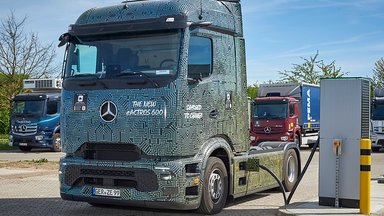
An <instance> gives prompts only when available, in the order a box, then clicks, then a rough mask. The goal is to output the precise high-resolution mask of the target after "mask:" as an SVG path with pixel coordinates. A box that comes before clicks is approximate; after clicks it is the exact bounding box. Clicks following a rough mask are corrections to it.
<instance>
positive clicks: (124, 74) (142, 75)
mask: <svg viewBox="0 0 384 216" xmlns="http://www.w3.org/2000/svg"><path fill="white" fill-rule="evenodd" d="M137 75H139V76H140V77H145V79H147V80H148V81H150V82H151V83H152V84H153V85H154V86H155V87H156V88H160V85H159V84H158V83H157V82H155V81H154V80H153V79H151V78H150V77H149V76H148V75H147V74H145V73H143V72H141V71H132V72H122V73H119V74H117V75H116V76H115V77H123V76H137Z"/></svg>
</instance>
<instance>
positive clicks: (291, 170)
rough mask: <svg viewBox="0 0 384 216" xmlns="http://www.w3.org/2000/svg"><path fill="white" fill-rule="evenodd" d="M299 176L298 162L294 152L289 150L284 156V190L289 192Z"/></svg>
mask: <svg viewBox="0 0 384 216" xmlns="http://www.w3.org/2000/svg"><path fill="white" fill-rule="evenodd" d="M298 176H299V160H298V158H297V154H296V152H295V150H293V149H289V150H288V151H287V152H286V153H285V155H284V164H283V184H284V187H285V190H286V191H287V192H288V191H291V190H292V188H293V185H295V183H296V181H297V178H298Z"/></svg>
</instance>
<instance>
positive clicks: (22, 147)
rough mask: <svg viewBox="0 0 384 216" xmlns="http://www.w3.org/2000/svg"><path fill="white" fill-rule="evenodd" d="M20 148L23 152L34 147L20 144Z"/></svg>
mask: <svg viewBox="0 0 384 216" xmlns="http://www.w3.org/2000/svg"><path fill="white" fill-rule="evenodd" d="M19 149H20V150H21V151H23V152H29V151H31V149H32V147H28V146H19Z"/></svg>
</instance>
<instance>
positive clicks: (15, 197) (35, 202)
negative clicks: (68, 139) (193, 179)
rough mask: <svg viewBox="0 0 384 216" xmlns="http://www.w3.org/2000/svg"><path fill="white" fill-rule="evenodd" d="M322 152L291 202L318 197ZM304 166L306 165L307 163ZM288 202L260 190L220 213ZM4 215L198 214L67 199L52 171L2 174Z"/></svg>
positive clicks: (251, 211) (379, 168)
mask: <svg viewBox="0 0 384 216" xmlns="http://www.w3.org/2000/svg"><path fill="white" fill-rule="evenodd" d="M309 153H310V149H309V148H307V147H303V148H302V149H301V156H302V160H303V164H304V162H306V160H307V158H308V156H309ZM62 155H63V154H62V153H52V152H46V151H36V150H34V151H32V152H29V153H24V152H20V151H18V150H12V151H8V152H6V151H5V152H4V151H0V160H15V161H18V160H20V158H28V159H34V158H35V159H38V158H50V159H49V160H51V161H55V160H59V158H60V157H61V156H62ZM318 156H319V152H318V151H317V152H316V154H315V157H314V158H313V160H312V163H311V165H310V167H309V169H308V171H307V173H306V175H305V176H304V178H303V180H302V182H301V184H300V186H299V187H298V189H297V191H296V193H295V195H294V196H293V199H292V201H291V202H301V201H308V200H316V199H317V196H318V193H317V191H318V184H317V182H318V167H319V159H318ZM383 161H384V152H380V153H373V154H372V177H379V176H380V175H383V174H384V165H383ZM303 166H304V165H303ZM283 205H284V201H283V197H282V194H281V193H280V192H279V191H278V190H277V189H275V190H270V191H266V192H263V193H257V194H254V195H250V196H247V197H244V198H240V199H236V200H234V201H232V202H229V203H228V204H227V206H226V208H225V209H224V210H223V211H222V212H221V213H220V214H219V215H276V214H277V212H278V208H279V207H280V206H283ZM0 208H1V213H0V215H12V216H16V215H122V216H123V215H124V216H131V215H197V214H196V213H195V212H193V211H187V212H184V211H172V210H158V209H143V208H133V207H116V206H114V207H112V206H103V207H93V206H91V205H89V204H88V203H81V202H71V201H64V200H62V199H61V198H60V194H59V181H58V175H57V174H52V172H51V173H46V174H42V175H39V176H31V177H20V176H14V177H13V176H12V175H10V176H0Z"/></svg>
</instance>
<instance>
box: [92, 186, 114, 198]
mask: <svg viewBox="0 0 384 216" xmlns="http://www.w3.org/2000/svg"><path fill="white" fill-rule="evenodd" d="M93 195H95V196H108V197H120V190H119V189H106V188H93Z"/></svg>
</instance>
